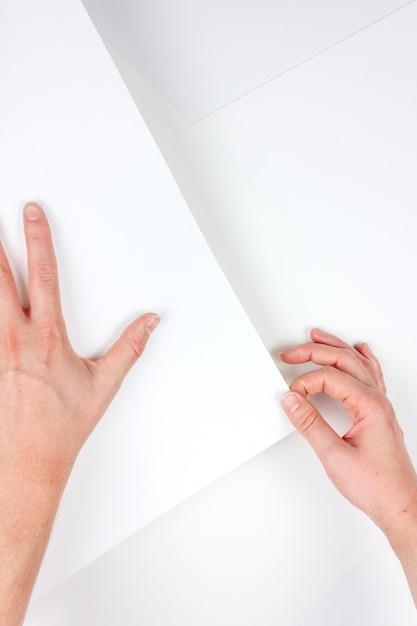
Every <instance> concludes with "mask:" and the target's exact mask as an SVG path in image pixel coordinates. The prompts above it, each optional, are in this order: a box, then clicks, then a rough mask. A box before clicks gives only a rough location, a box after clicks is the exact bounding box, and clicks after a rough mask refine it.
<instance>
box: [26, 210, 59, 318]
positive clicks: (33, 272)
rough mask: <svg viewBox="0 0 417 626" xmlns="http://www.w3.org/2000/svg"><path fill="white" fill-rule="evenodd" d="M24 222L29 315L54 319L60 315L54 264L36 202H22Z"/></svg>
mask: <svg viewBox="0 0 417 626" xmlns="http://www.w3.org/2000/svg"><path fill="white" fill-rule="evenodd" d="M24 226H25V238H26V246H27V254H28V277H29V299H30V312H31V317H32V318H36V319H41V320H44V321H47V320H56V319H57V318H59V317H61V299H60V295H59V283H58V268H57V263H56V258H55V252H54V247H53V244H52V236H51V230H50V228H49V224H48V220H47V219H46V215H45V213H44V211H43V210H42V208H41V207H40V206H39V205H38V204H35V203H30V204H27V205H26V206H25V208H24Z"/></svg>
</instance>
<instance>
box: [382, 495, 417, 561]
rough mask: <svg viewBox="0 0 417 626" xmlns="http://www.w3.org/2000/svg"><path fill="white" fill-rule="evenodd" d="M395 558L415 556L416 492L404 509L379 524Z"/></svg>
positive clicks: (416, 533) (416, 527)
mask: <svg viewBox="0 0 417 626" xmlns="http://www.w3.org/2000/svg"><path fill="white" fill-rule="evenodd" d="M380 528H381V530H382V531H383V532H384V534H385V536H386V537H387V539H388V541H389V543H390V545H391V547H392V549H393V550H394V552H395V554H396V555H397V557H398V558H399V559H400V560H401V561H403V560H404V559H405V558H408V556H409V555H411V554H413V555H414V558H415V555H416V554H417V492H416V493H415V494H414V496H413V498H412V499H410V501H409V504H408V505H407V506H406V507H403V509H402V510H401V511H400V512H398V513H396V514H395V515H392V516H391V517H390V518H389V519H387V520H386V521H385V522H384V523H382V524H380Z"/></svg>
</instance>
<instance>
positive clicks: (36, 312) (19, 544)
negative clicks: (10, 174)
mask: <svg viewBox="0 0 417 626" xmlns="http://www.w3.org/2000/svg"><path fill="white" fill-rule="evenodd" d="M24 228H25V236H26V244H27V252H28V280H29V285H28V286H29V298H30V307H29V308H28V309H23V308H22V306H21V304H20V302H19V297H18V293H17V289H16V285H15V281H14V279H13V276H12V273H11V270H10V266H9V263H8V260H7V257H6V255H5V253H4V250H3V248H2V247H1V245H0V510H1V514H0V564H1V565H0V624H1V625H2V626H21V624H22V623H23V620H24V615H25V612H26V609H27V605H28V602H29V599H30V595H31V592H32V588H33V585H34V583H35V579H36V576H37V573H38V570H39V567H40V564H41V561H42V558H43V555H44V552H45V549H46V546H47V543H48V539H49V535H50V532H51V528H52V525H53V521H54V519H55V515H56V512H57V509H58V505H59V501H60V498H61V495H62V492H63V490H64V487H65V485H66V482H67V480H68V477H69V475H70V472H71V469H72V467H73V465H74V462H75V460H76V458H77V455H78V452H79V451H80V449H81V447H82V446H83V444H84V442H85V440H86V439H87V438H88V436H89V434H90V433H91V432H92V430H93V429H94V427H95V426H96V424H97V423H98V422H99V420H100V418H101V417H102V415H103V413H104V412H105V410H106V408H107V407H108V405H109V404H110V402H111V400H112V399H113V397H114V395H115V394H116V393H117V391H118V389H119V388H120V386H121V384H122V382H123V379H124V378H125V376H126V374H127V373H128V371H129V370H130V369H131V367H132V366H133V365H134V364H135V362H136V361H137V360H138V358H139V357H140V356H141V355H142V353H143V350H144V348H145V346H146V343H147V341H148V338H149V335H150V333H151V332H152V331H153V330H154V329H155V328H156V326H157V324H158V323H159V317H158V316H157V315H156V314H154V313H147V314H146V315H142V316H141V317H139V318H138V319H136V320H135V321H134V322H133V323H132V324H130V325H129V326H128V327H127V328H126V330H125V331H124V332H123V334H122V335H121V337H120V339H119V340H118V341H117V342H116V343H115V344H114V345H113V347H112V348H110V350H109V351H108V352H107V353H106V354H105V355H104V356H103V357H102V358H100V359H98V360H95V361H92V360H88V359H84V358H81V357H79V356H78V355H77V354H76V353H75V352H74V350H73V349H72V347H71V344H70V342H69V339H68V336H67V333H66V329H65V322H64V319H63V316H62V311H61V305H60V295H59V285H58V272H57V264H56V259H55V254H54V250H53V245H52V239H51V233H50V229H49V225H48V222H47V219H46V216H45V214H44V212H43V210H42V209H41V207H39V206H38V205H36V204H33V203H31V204H29V205H26V207H25V210H24ZM311 339H312V341H311V342H308V343H306V344H302V345H299V346H296V347H295V348H292V349H290V350H286V351H285V352H283V353H282V359H283V360H284V361H285V362H286V363H293V364H296V363H304V362H308V361H311V362H313V363H315V364H317V365H319V366H320V368H319V369H317V370H315V371H314V372H310V373H308V374H305V375H303V376H300V377H299V378H297V379H296V380H295V381H294V382H293V383H292V384H291V392H290V393H288V394H285V395H284V396H283V398H282V405H283V407H284V410H285V411H286V413H287V414H288V416H289V418H290V420H291V421H292V423H293V424H294V426H295V427H296V428H297V430H299V431H300V432H301V434H302V435H303V436H304V437H305V438H306V440H307V441H308V442H309V443H310V444H311V445H312V447H313V448H314V450H315V451H316V453H317V455H318V457H319V459H320V460H321V462H322V463H323V465H324V467H325V469H326V471H327V473H328V475H329V477H330V479H331V480H332V481H333V483H334V484H335V485H336V487H337V488H338V489H339V491H340V492H341V493H342V494H343V495H344V496H345V497H346V498H347V499H348V500H350V502H352V504H354V505H355V506H357V507H359V508H360V509H362V510H363V511H364V512H365V513H366V514H367V515H369V516H370V517H371V519H373V521H374V522H375V523H376V524H378V525H379V526H380V528H381V529H382V530H383V532H384V533H385V534H386V536H387V537H388V539H389V541H390V543H391V545H392V547H393V549H394V550H395V552H396V554H397V555H398V557H399V559H400V561H401V563H402V565H403V568H404V571H405V573H406V576H407V578H408V582H409V585H410V588H411V591H412V593H413V597H414V600H415V601H416V602H417V475H416V472H415V470H414V468H413V465H412V463H411V461H410V459H409V456H408V453H407V450H406V448H405V445H404V440H403V436H402V432H401V429H400V427H399V425H398V422H397V419H396V417H395V413H394V410H393V408H392V406H391V404H390V402H389V401H388V399H387V397H386V390H385V383H384V379H383V375H382V371H381V367H380V365H379V363H378V360H377V359H376V357H375V356H374V355H373V353H372V352H371V351H370V349H369V346H367V344H360V345H359V346H356V347H352V346H350V345H349V344H347V343H345V342H343V341H342V340H340V339H339V338H338V337H335V336H333V335H329V334H328V333H325V332H324V331H320V330H318V329H314V330H312V332H311ZM320 391H324V392H325V393H327V394H329V395H330V396H332V397H335V398H338V399H339V400H341V401H342V402H343V404H344V407H345V409H346V411H347V413H348V414H349V415H350V417H351V419H352V422H353V426H352V428H351V429H350V430H349V432H348V433H346V435H345V436H344V437H339V435H337V433H335V432H334V430H333V429H332V428H331V427H330V426H329V425H328V424H327V423H326V421H325V420H324V419H323V418H322V417H321V415H320V414H319V413H318V412H317V410H316V408H315V407H314V405H312V404H311V403H310V401H309V400H307V396H308V395H312V396H314V395H315V394H316V393H319V392H320Z"/></svg>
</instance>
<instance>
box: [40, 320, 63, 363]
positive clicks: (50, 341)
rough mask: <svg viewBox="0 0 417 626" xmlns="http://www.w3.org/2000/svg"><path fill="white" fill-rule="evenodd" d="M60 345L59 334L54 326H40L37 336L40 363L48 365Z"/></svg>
mask: <svg viewBox="0 0 417 626" xmlns="http://www.w3.org/2000/svg"><path fill="white" fill-rule="evenodd" d="M61 343H62V342H61V333H60V332H59V329H58V328H57V327H56V326H54V325H52V324H49V325H45V326H41V328H40V329H39V334H38V345H39V349H40V358H41V361H42V362H44V363H48V362H49V361H50V360H51V357H52V355H53V354H54V353H56V351H57V350H58V348H59V347H60V346H61Z"/></svg>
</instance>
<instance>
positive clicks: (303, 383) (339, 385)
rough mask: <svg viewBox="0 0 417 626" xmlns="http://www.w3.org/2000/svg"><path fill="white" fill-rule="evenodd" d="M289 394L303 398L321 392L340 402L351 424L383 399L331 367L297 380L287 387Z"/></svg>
mask: <svg viewBox="0 0 417 626" xmlns="http://www.w3.org/2000/svg"><path fill="white" fill-rule="evenodd" d="M290 389H291V391H296V392H298V393H299V394H301V395H302V396H304V397H306V396H307V395H316V394H318V393H321V392H324V393H326V394H327V395H329V396H331V397H332V398H335V399H336V400H341V401H342V403H343V406H344V408H345V410H346V412H347V413H348V414H349V416H350V417H351V419H352V421H353V422H354V423H357V422H358V421H360V420H361V419H364V418H365V417H367V416H368V415H369V414H370V412H371V411H372V410H373V409H376V408H378V409H380V408H381V407H380V405H381V402H384V401H387V400H386V396H384V395H383V394H381V393H379V392H378V391H377V390H376V389H375V388H373V387H370V386H368V385H366V384H364V383H362V382H360V381H359V380H357V379H355V378H353V377H352V376H350V375H349V374H346V373H345V372H341V371H340V370H337V369H335V368H334V367H331V366H325V367H322V368H320V369H318V370H315V371H313V372H308V373H307V374H304V375H302V376H299V377H298V378H296V379H295V380H294V381H293V382H292V383H291V385H290Z"/></svg>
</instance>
